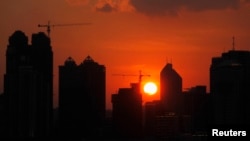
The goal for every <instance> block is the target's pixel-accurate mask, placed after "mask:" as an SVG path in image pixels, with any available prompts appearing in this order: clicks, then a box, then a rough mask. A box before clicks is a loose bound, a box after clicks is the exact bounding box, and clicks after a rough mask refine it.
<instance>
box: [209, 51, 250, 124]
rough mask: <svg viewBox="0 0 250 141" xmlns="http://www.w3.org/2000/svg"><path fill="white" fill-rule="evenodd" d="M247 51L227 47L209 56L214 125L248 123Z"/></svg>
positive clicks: (249, 56)
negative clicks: (223, 51)
mask: <svg viewBox="0 0 250 141" xmlns="http://www.w3.org/2000/svg"><path fill="white" fill-rule="evenodd" d="M249 86H250V52H249V51H240V50H234V49H233V50H230V51H228V52H226V53H222V55H221V56H220V57H213V58H212V64H211V66H210V91H211V96H212V100H213V109H214V120H215V124H227V125H228V124H230V125H231V124H248V125H249V124H250V120H249V119H250V112H249V107H250V104H249V101H250V95H249V93H250V90H249Z"/></svg>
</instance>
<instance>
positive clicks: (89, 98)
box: [59, 56, 106, 137]
mask: <svg viewBox="0 0 250 141" xmlns="http://www.w3.org/2000/svg"><path fill="white" fill-rule="evenodd" d="M105 87H106V68H105V66H104V65H99V64H98V63H97V62H95V61H94V60H93V59H92V58H91V57H90V56H87V57H86V58H85V59H84V61H83V62H82V63H81V64H80V65H77V64H76V63H75V61H74V60H73V59H72V58H71V57H69V58H68V59H67V60H66V61H65V63H64V65H63V66H59V119H60V120H59V121H60V125H61V126H62V128H61V129H62V133H65V134H64V136H68V137H72V136H79V137H80V136H82V137H84V136H85V137H89V136H91V137H93V136H95V137H98V135H101V133H100V132H101V129H102V124H103V121H104V119H105V93H106V92H105V91H106V90H105Z"/></svg>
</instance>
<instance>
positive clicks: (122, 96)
mask: <svg viewBox="0 0 250 141" xmlns="http://www.w3.org/2000/svg"><path fill="white" fill-rule="evenodd" d="M112 105H113V113H112V118H113V128H114V132H115V134H116V135H118V137H120V138H121V139H138V138H140V137H141V135H142V96H141V93H140V87H139V84H138V83H133V84H131V88H120V89H119V91H118V94H113V95H112Z"/></svg>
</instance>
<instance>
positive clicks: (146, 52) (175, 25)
mask: <svg viewBox="0 0 250 141" xmlns="http://www.w3.org/2000/svg"><path fill="white" fill-rule="evenodd" d="M249 17H250V0H186V1H183V0H5V1H2V2H1V4H0V18H1V20H0V21H1V27H0V92H3V75H4V73H5V51H6V48H7V45H8V38H9V36H11V35H12V33H13V32H14V31H15V30H22V31H23V32H25V33H26V35H27V36H28V37H29V41H30V40H31V35H32V33H37V32H40V31H43V32H46V28H41V27H38V26H37V25H38V24H47V23H48V21H50V22H51V24H71V23H82V22H91V23H92V24H91V25H83V26H60V27H59V26H58V27H54V28H52V29H51V40H52V47H53V52H54V81H55V84H54V86H55V87H54V94H55V105H56V103H57V96H58V66H59V65H62V64H63V63H64V61H65V60H66V58H67V57H69V56H71V57H72V58H74V60H75V61H76V62H77V64H80V63H81V62H82V61H83V60H84V59H85V57H86V56H87V55H90V56H91V57H92V58H93V59H94V60H95V61H96V62H98V63H99V64H103V65H105V66H106V70H107V106H108V108H110V107H111V104H110V101H111V100H110V97H111V94H113V93H116V92H117V90H118V88H120V87H129V85H130V82H137V81H138V77H129V76H127V77H120V76H113V75H112V74H117V73H120V74H139V70H142V72H143V73H144V74H150V75H151V77H143V82H146V81H155V82H156V83H158V85H159V75H160V71H161V69H162V68H163V67H164V66H165V64H166V63H167V62H170V61H171V62H172V63H173V67H174V68H175V70H176V71H177V72H178V73H179V74H180V75H181V76H182V78H183V88H188V87H192V86H195V85H207V86H208V90H209V67H210V64H211V58H212V57H214V56H220V54H221V53H222V52H225V51H228V50H230V49H232V36H235V48H236V49H238V50H250V27H249V25H250V18H249ZM144 97H145V98H144V101H147V100H154V99H157V98H159V94H157V95H156V96H153V97H149V96H144Z"/></svg>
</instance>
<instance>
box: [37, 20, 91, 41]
mask: <svg viewBox="0 0 250 141" xmlns="http://www.w3.org/2000/svg"><path fill="white" fill-rule="evenodd" d="M90 24H92V23H71V24H50V21H48V24H38V27H46V28H47V34H48V36H49V37H50V31H51V27H55V26H75V25H90Z"/></svg>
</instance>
